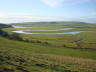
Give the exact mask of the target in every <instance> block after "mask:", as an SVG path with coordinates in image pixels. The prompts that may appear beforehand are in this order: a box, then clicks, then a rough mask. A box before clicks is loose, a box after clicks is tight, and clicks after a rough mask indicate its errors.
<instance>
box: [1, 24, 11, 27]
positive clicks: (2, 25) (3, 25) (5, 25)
mask: <svg viewBox="0 0 96 72" xmlns="http://www.w3.org/2000/svg"><path fill="white" fill-rule="evenodd" d="M9 27H11V25H7V24H2V23H0V28H9Z"/></svg>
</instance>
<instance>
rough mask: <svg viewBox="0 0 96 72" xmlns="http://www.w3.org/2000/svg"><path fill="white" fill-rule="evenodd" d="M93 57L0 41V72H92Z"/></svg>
mask: <svg viewBox="0 0 96 72" xmlns="http://www.w3.org/2000/svg"><path fill="white" fill-rule="evenodd" d="M95 53H96V51H85V50H84V51H82V50H74V49H66V48H58V47H51V46H45V45H44V46H42V45H38V44H32V43H24V42H18V41H11V40H7V39H5V38H2V37H0V72H32V71H33V72H95V71H96V69H95V67H96V60H95V59H96V55H95Z"/></svg>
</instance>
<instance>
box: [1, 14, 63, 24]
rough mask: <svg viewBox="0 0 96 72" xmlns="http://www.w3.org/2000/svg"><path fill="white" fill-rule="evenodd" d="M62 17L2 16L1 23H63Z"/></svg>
mask: <svg viewBox="0 0 96 72" xmlns="http://www.w3.org/2000/svg"><path fill="white" fill-rule="evenodd" d="M63 20H64V17H61V16H39V15H38V16H35V15H32V14H0V22H3V23H14V22H34V21H35V22H36V21H63Z"/></svg>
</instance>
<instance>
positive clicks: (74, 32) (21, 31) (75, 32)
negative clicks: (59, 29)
mask: <svg viewBox="0 0 96 72" xmlns="http://www.w3.org/2000/svg"><path fill="white" fill-rule="evenodd" d="M12 32H15V33H20V34H34V35H56V34H58V35H60V34H78V33H81V32H92V31H73V32H64V33H31V32H24V31H23V30H18V31H12Z"/></svg>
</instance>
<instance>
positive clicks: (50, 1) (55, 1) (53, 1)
mask: <svg viewBox="0 0 96 72" xmlns="http://www.w3.org/2000/svg"><path fill="white" fill-rule="evenodd" d="M63 1H64V0H42V2H43V3H45V4H47V5H49V6H51V7H57V6H59V5H61V4H62V3H63Z"/></svg>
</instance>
